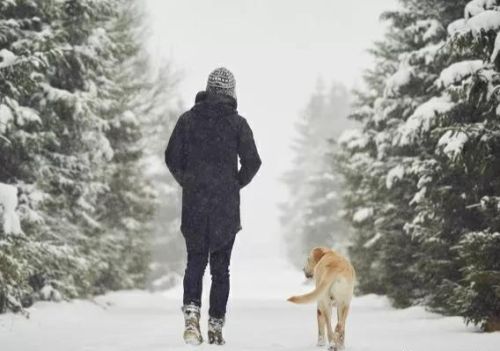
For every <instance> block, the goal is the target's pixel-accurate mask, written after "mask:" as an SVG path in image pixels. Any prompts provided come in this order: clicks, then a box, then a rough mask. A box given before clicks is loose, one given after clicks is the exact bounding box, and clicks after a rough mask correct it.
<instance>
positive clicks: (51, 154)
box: [0, 0, 172, 311]
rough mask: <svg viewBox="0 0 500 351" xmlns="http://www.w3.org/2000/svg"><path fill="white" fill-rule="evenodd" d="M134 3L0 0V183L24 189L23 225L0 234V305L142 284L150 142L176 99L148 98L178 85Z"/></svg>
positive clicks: (151, 202) (150, 206) (149, 217)
mask: <svg viewBox="0 0 500 351" xmlns="http://www.w3.org/2000/svg"><path fill="white" fill-rule="evenodd" d="M138 4H139V3H138V2H135V1H132V0H105V1H102V0H66V1H24V0H17V1H8V2H2V3H1V4H0V57H1V59H0V148H1V150H0V162H1V164H2V167H1V168H0V181H2V182H4V183H9V184H15V185H17V187H18V188H19V189H20V191H21V194H20V205H19V212H20V213H21V219H22V228H23V233H21V234H16V235H7V233H0V243H1V245H2V250H1V251H0V310H2V311H3V310H5V309H12V310H19V309H21V308H22V306H23V305H29V304H30V303H31V301H32V300H33V298H46V299H59V298H61V293H62V295H63V296H65V297H75V296H86V295H88V294H94V293H100V292H103V291H105V290H107V289H117V288H125V287H135V286H143V285H144V282H145V280H146V276H147V274H148V269H149V262H150V258H149V254H148V253H149V250H150V246H149V241H150V237H151V233H152V221H153V214H154V208H155V206H156V204H157V203H156V202H155V197H156V191H155V189H154V188H153V186H152V179H151V177H149V176H148V174H147V173H146V172H145V168H146V167H145V163H144V162H145V158H146V156H148V155H149V153H148V150H147V148H146V146H145V145H146V143H145V141H144V140H145V139H146V136H147V135H148V134H150V133H152V132H153V131H152V128H153V126H152V119H153V118H157V117H158V113H159V111H162V112H165V111H167V110H168V108H169V107H167V105H166V104H165V102H164V101H160V100H159V99H152V100H149V98H150V97H151V93H152V92H154V93H155V94H156V95H157V96H158V95H159V94H160V93H159V90H161V89H165V90H164V91H163V92H162V94H163V96H164V97H165V96H167V95H169V94H170V91H171V88H172V86H170V85H168V84H167V83H163V82H159V81H158V80H157V79H156V77H154V76H153V75H152V74H153V72H152V71H151V70H150V68H149V67H150V66H149V63H148V61H147V60H146V57H145V55H144V48H143V47H142V46H141V44H140V42H141V39H142V38H141V37H140V36H139V35H138V32H139V30H140V29H139V27H140V26H142V21H141V18H140V17H137V13H138V9H139V7H136V6H139V5H138ZM161 78H164V79H167V80H170V76H167V75H161ZM150 112H151V115H150V114H149V113H150ZM155 113H156V114H155ZM158 162H159V163H160V164H161V160H160V159H159V160H158Z"/></svg>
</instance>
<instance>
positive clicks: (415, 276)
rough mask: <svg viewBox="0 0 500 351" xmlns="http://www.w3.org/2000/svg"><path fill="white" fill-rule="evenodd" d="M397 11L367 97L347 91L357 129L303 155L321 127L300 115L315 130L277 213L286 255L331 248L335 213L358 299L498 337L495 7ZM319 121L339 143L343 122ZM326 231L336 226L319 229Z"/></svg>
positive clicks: (418, 5) (403, 7)
mask: <svg viewBox="0 0 500 351" xmlns="http://www.w3.org/2000/svg"><path fill="white" fill-rule="evenodd" d="M399 3H400V9H398V10H395V11H389V12H386V13H384V14H383V16H382V19H383V20H384V21H385V22H386V23H387V24H388V30H387V34H386V35H385V38H384V39H383V40H381V41H379V42H377V43H375V46H374V47H373V49H372V50H371V53H372V55H373V57H374V59H375V65H374V68H373V69H371V70H369V71H367V72H366V73H365V77H364V81H365V85H366V88H365V89H361V90H358V91H356V92H355V97H354V102H353V111H352V113H351V115H350V118H351V119H352V120H355V121H357V122H358V123H359V127H358V128H354V129H351V130H348V131H345V132H344V133H343V134H342V135H341V136H340V137H338V138H337V139H336V143H335V144H332V145H330V146H328V147H326V141H325V140H326V138H324V137H323V138H322V140H321V141H320V142H319V143H320V144H322V145H323V150H324V151H322V152H320V153H318V152H317V151H314V150H310V151H308V150H309V149H308V146H312V148H313V149H314V148H315V147H316V145H318V141H317V139H316V138H317V137H320V134H315V135H314V136H311V135H310V133H309V131H313V130H314V129H315V128H320V129H321V131H323V130H324V129H323V128H325V127H324V125H325V122H324V121H323V122H319V120H320V119H321V120H324V119H325V118H324V117H322V112H319V111H322V110H321V109H320V110H317V111H316V112H314V101H315V99H316V98H313V100H312V101H313V102H312V103H311V105H310V107H309V108H308V111H307V112H306V115H309V114H314V113H316V114H317V116H321V117H308V119H307V125H308V126H307V128H306V131H305V132H304V131H303V130H304V128H303V127H299V128H300V129H299V134H300V135H302V136H303V137H304V138H303V139H304V142H299V143H298V145H299V148H298V150H297V151H295V154H296V156H297V157H296V162H295V167H296V168H295V169H294V171H293V172H291V173H290V174H291V175H292V179H293V178H295V180H294V181H292V182H290V181H289V182H288V184H289V188H290V190H291V191H290V194H291V195H292V196H293V197H294V198H295V200H296V201H295V202H292V206H291V208H292V211H290V210H288V211H285V212H284V213H285V218H287V217H288V216H291V217H290V218H293V220H292V222H293V224H292V226H291V229H289V230H288V233H289V236H290V237H291V238H293V240H292V241H291V242H289V243H288V245H289V251H290V252H292V256H295V254H296V252H300V251H302V252H307V251H308V250H309V249H310V248H311V246H314V245H316V244H317V243H318V242H321V244H322V245H331V246H333V247H336V246H338V245H337V243H338V241H339V238H342V237H343V236H344V232H342V230H344V228H345V227H343V226H341V227H339V226H338V225H337V224H336V223H337V218H339V216H338V214H339V213H340V214H341V217H342V218H343V219H344V220H346V221H347V222H348V223H349V227H350V228H351V230H350V231H349V235H348V237H347V242H348V250H347V251H348V253H349V256H350V258H351V259H352V261H353V263H354V266H355V267H356V269H357V273H358V281H359V286H358V288H357V289H358V293H361V294H367V293H376V294H384V295H387V296H388V297H389V298H390V299H391V300H392V302H393V304H394V305H395V306H396V307H407V306H410V305H416V304H423V305H425V306H427V307H428V308H429V309H431V310H432V311H437V312H439V313H442V314H446V315H459V316H463V317H464V319H465V321H466V322H467V323H473V324H475V325H479V326H480V327H481V328H482V329H483V330H486V331H493V330H500V176H499V175H500V72H499V71H500V55H499V53H500V34H498V33H499V31H500V4H497V1H496V0H473V1H465V0H461V1H448V0H424V1H423V0H400V1H399ZM336 108H339V107H338V106H336ZM327 113H328V114H329V124H330V128H329V130H328V131H327V133H328V136H327V137H334V134H333V132H332V130H333V129H334V128H335V123H337V121H338V110H337V109H335V108H333V109H330V110H329V111H328V112H327ZM326 125H328V123H326ZM300 140H302V139H300ZM325 147H326V149H325ZM318 155H319V156H318ZM330 155H333V156H332V157H331V156H330ZM304 156H307V157H306V159H307V160H310V161H311V165H308V164H306V163H305V162H304V160H303V158H304ZM325 158H328V160H326V161H325ZM320 159H323V160H324V162H326V166H325V164H324V163H321V162H320V161H319V160H320ZM318 164H320V165H319V166H317V167H316V168H314V165H318ZM318 168H320V169H321V170H319V172H322V171H324V170H327V171H326V173H325V174H326V175H327V176H326V177H325V176H323V177H320V179H322V182H323V184H322V183H321V182H319V181H315V180H317V179H318V178H317V177H314V176H313V178H308V177H305V176H304V173H303V172H304V169H305V172H307V171H309V170H311V169H316V170H318ZM300 172H302V173H300ZM339 177H340V180H337V181H335V182H334V181H333V179H338V178H339ZM303 179H305V181H304V182H302V180H303ZM326 179H329V181H328V183H325V182H326ZM299 183H300V184H299ZM333 184H335V185H333ZM333 187H336V189H338V190H339V191H336V192H333V193H332V192H331V189H332V188H333ZM315 189H316V190H315ZM315 191H316V194H317V195H318V194H320V196H319V197H318V196H314V195H313V201H312V202H311V200H310V195H311V194H314V193H315ZM331 194H338V200H336V201H333V202H332V201H331V196H330V195H331ZM335 198H337V195H335ZM294 204H295V205H294ZM311 204H312V205H311ZM315 204H322V205H323V206H315ZM324 206H326V207H327V208H326V211H327V212H328V213H329V215H328V216H326V217H324V216H323V214H324V213H325V208H324ZM339 207H340V208H341V209H340V211H339ZM327 218H328V220H329V221H335V222H336V223H330V224H329V226H328V227H326V228H325V227H322V223H323V222H324V221H325V220H326V219H327ZM296 221H298V222H296ZM285 222H286V220H285V221H284V223H285ZM317 229H320V231H319V232H318V231H317ZM297 240H298V241H300V243H297ZM341 249H342V247H341Z"/></svg>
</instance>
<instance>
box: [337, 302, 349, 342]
mask: <svg viewBox="0 0 500 351" xmlns="http://www.w3.org/2000/svg"><path fill="white" fill-rule="evenodd" d="M348 313H349V304H348V303H345V302H343V303H341V304H340V303H339V305H338V307H337V319H338V321H337V325H336V326H335V334H334V342H335V350H336V351H337V350H343V349H344V339H345V323H346V319H347V314H348Z"/></svg>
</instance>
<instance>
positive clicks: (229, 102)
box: [165, 92, 261, 251]
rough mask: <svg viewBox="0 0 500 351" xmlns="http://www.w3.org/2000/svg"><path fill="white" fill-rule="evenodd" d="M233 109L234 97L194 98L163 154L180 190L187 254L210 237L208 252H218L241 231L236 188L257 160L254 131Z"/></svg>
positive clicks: (253, 171) (248, 177)
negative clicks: (190, 249) (218, 249)
mask: <svg viewBox="0 0 500 351" xmlns="http://www.w3.org/2000/svg"><path fill="white" fill-rule="evenodd" d="M236 108H237V103H236V100H235V99H233V98H232V97H229V96H223V95H212V94H206V93H204V92H201V93H198V95H197V96H196V103H195V105H194V107H193V108H192V109H191V110H189V111H187V112H186V113H184V114H183V115H182V116H181V117H180V118H179V120H178V121H177V124H176V126H175V128H174V130H173V132H172V135H171V137H170V141H169V143H168V146H167V149H166V150H165V163H166V164H167V167H168V168H169V170H170V172H172V174H173V176H174V178H175V179H176V180H177V182H178V183H179V184H180V185H181V187H182V224H181V231H182V234H183V235H184V237H185V238H186V243H187V246H188V249H189V248H194V249H196V247H197V246H199V245H202V243H203V240H202V238H203V237H202V236H203V235H208V236H209V245H210V250H211V251H214V250H217V248H220V247H222V246H224V244H226V243H227V242H229V241H231V240H232V239H234V236H235V235H236V233H237V232H238V231H239V230H240V229H241V222H240V189H241V188H243V187H244V186H246V185H247V184H248V183H250V181H251V180H252V178H253V177H254V176H255V174H256V173H257V171H258V169H259V167H260V165H261V160H260V157H259V154H258V152H257V148H256V146H255V142H254V139H253V134H252V130H251V129H250V126H249V125H248V123H247V121H246V120H245V119H244V118H243V117H241V116H240V115H239V114H238V111H237V110H236ZM238 157H239V159H240V164H241V167H240V168H239V169H238Z"/></svg>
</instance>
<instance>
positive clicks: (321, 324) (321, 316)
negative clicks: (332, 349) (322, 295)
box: [317, 302, 326, 346]
mask: <svg viewBox="0 0 500 351" xmlns="http://www.w3.org/2000/svg"><path fill="white" fill-rule="evenodd" d="M317 317H318V344H317V345H318V346H325V345H326V339H325V327H326V322H325V311H324V306H323V305H322V304H321V303H320V302H318V309H317Z"/></svg>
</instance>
